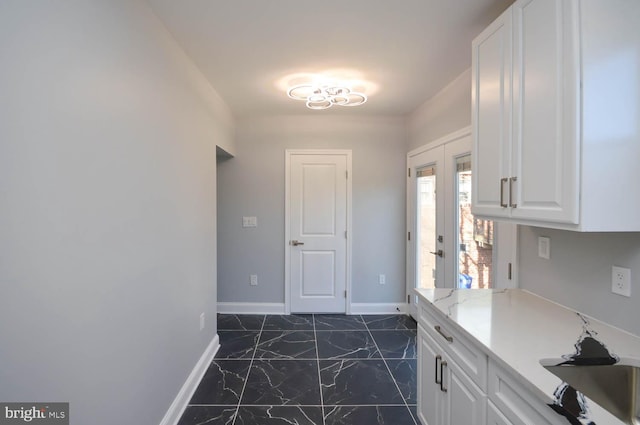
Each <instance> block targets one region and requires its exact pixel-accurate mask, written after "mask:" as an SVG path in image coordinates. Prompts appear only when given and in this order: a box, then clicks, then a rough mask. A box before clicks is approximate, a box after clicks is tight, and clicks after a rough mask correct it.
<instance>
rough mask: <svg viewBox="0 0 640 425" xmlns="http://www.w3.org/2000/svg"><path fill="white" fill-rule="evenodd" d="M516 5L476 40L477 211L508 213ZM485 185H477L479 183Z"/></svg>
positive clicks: (474, 158) (474, 166)
mask: <svg viewBox="0 0 640 425" xmlns="http://www.w3.org/2000/svg"><path fill="white" fill-rule="evenodd" d="M512 14H513V11H512V9H507V10H506V11H505V12H504V13H503V14H502V15H501V16H500V17H499V18H498V19H497V20H496V21H494V22H493V23H492V24H491V26H489V28H487V29H486V30H485V31H484V32H483V33H482V34H480V35H479V36H478V37H477V38H476V39H475V40H474V41H473V45H472V47H473V50H472V56H473V80H472V91H471V96H472V100H473V104H474V105H475V106H476V107H474V108H473V115H472V118H471V120H472V132H473V153H472V161H473V164H472V169H473V177H472V178H473V179H474V182H473V185H472V186H471V187H472V191H473V192H472V194H471V199H472V200H473V207H474V214H476V215H477V214H485V215H491V216H494V217H508V216H509V210H508V209H507V208H505V203H504V202H505V192H504V191H505V186H506V185H505V184H504V183H505V179H508V178H509V176H510V175H511V167H510V164H511V163H510V161H511V160H510V158H511V51H512V30H511V21H512ZM478 181H479V182H483V184H476V183H477V182H478Z"/></svg>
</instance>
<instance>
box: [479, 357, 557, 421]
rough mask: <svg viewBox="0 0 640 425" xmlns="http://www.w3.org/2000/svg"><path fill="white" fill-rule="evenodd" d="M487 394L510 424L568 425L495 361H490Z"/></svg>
mask: <svg viewBox="0 0 640 425" xmlns="http://www.w3.org/2000/svg"><path fill="white" fill-rule="evenodd" d="M487 392H488V394H487V395H488V396H489V400H490V401H491V402H492V403H493V404H495V406H496V407H497V408H498V409H499V410H500V412H501V413H502V415H503V416H504V417H505V418H506V419H508V420H509V422H507V423H508V424H513V425H561V424H562V425H564V424H566V420H564V419H562V418H560V416H558V415H557V414H556V413H555V412H553V410H551V408H550V407H549V406H547V405H546V404H545V403H544V402H543V401H542V400H541V399H540V398H539V397H537V396H536V395H535V394H534V393H532V392H531V391H529V390H528V389H527V388H525V387H524V386H523V385H521V384H520V383H518V381H517V380H516V379H515V378H514V377H513V376H512V375H511V374H510V373H509V372H507V371H506V370H505V369H503V368H502V367H500V366H498V365H497V364H496V363H495V362H493V361H489V389H488V391H487ZM490 423H491V422H490ZM496 423H501V422H500V421H498V422H496Z"/></svg>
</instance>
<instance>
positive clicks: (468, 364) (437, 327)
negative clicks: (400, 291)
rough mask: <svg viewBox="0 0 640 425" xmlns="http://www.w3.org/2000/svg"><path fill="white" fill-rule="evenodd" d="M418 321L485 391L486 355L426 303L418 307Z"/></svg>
mask: <svg viewBox="0 0 640 425" xmlns="http://www.w3.org/2000/svg"><path fill="white" fill-rule="evenodd" d="M418 314H419V321H420V324H421V325H422V326H423V327H424V328H425V330H426V331H427V332H428V333H429V335H430V336H431V337H432V338H433V339H434V340H435V341H436V342H437V343H438V344H439V345H440V346H441V347H442V348H443V350H445V352H446V353H447V354H448V355H449V357H450V358H451V359H452V360H453V361H454V362H456V364H457V365H458V366H459V367H460V368H461V369H462V370H463V371H464V373H466V374H467V375H468V376H469V377H470V378H471V379H472V380H473V382H474V383H475V384H476V385H477V386H478V387H480V389H481V390H482V391H486V389H487V355H486V354H485V353H483V352H482V351H481V350H480V349H479V348H478V347H477V346H476V345H474V344H473V343H472V342H471V341H470V340H469V339H468V338H466V337H465V336H464V335H463V334H462V333H461V332H459V331H457V330H455V329H453V327H452V326H448V325H447V324H446V321H447V319H446V318H445V317H444V316H442V315H441V314H440V313H437V312H434V311H433V310H432V307H430V305H429V304H428V303H424V302H421V303H420V305H419V313H418Z"/></svg>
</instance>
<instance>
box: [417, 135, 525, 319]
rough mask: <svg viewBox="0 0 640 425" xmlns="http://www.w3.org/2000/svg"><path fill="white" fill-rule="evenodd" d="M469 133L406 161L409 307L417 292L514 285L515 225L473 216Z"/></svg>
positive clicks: (420, 152)
mask: <svg viewBox="0 0 640 425" xmlns="http://www.w3.org/2000/svg"><path fill="white" fill-rule="evenodd" d="M471 162H472V161H471V134H470V131H469V130H467V129H465V130H463V131H460V132H457V133H454V134H452V135H450V136H447V137H446V138H444V139H441V140H440V141H438V142H436V143H434V144H431V145H427V146H425V147H423V148H419V149H417V150H414V151H412V152H410V153H409V155H408V156H407V163H408V179H407V227H408V229H407V302H408V303H409V312H410V313H412V314H414V315H415V308H416V306H415V303H416V297H415V296H411V295H412V294H413V290H414V289H415V288H460V289H463V288H492V287H502V288H504V287H512V286H515V266H516V252H515V248H516V241H515V237H516V229H517V228H516V226H515V225H512V224H508V223H495V222H492V221H489V220H482V219H480V218H478V217H474V216H473V215H472V214H471V194H472V187H471V175H472V173H473V170H472V169H471Z"/></svg>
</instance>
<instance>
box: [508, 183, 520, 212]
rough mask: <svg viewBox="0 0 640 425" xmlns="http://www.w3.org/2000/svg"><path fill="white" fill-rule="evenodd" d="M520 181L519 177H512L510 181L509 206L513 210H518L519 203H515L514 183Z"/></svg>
mask: <svg viewBox="0 0 640 425" xmlns="http://www.w3.org/2000/svg"><path fill="white" fill-rule="evenodd" d="M515 181H518V178H517V177H511V178H510V179H509V206H510V207H511V208H517V207H518V203H517V202H513V182H515Z"/></svg>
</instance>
